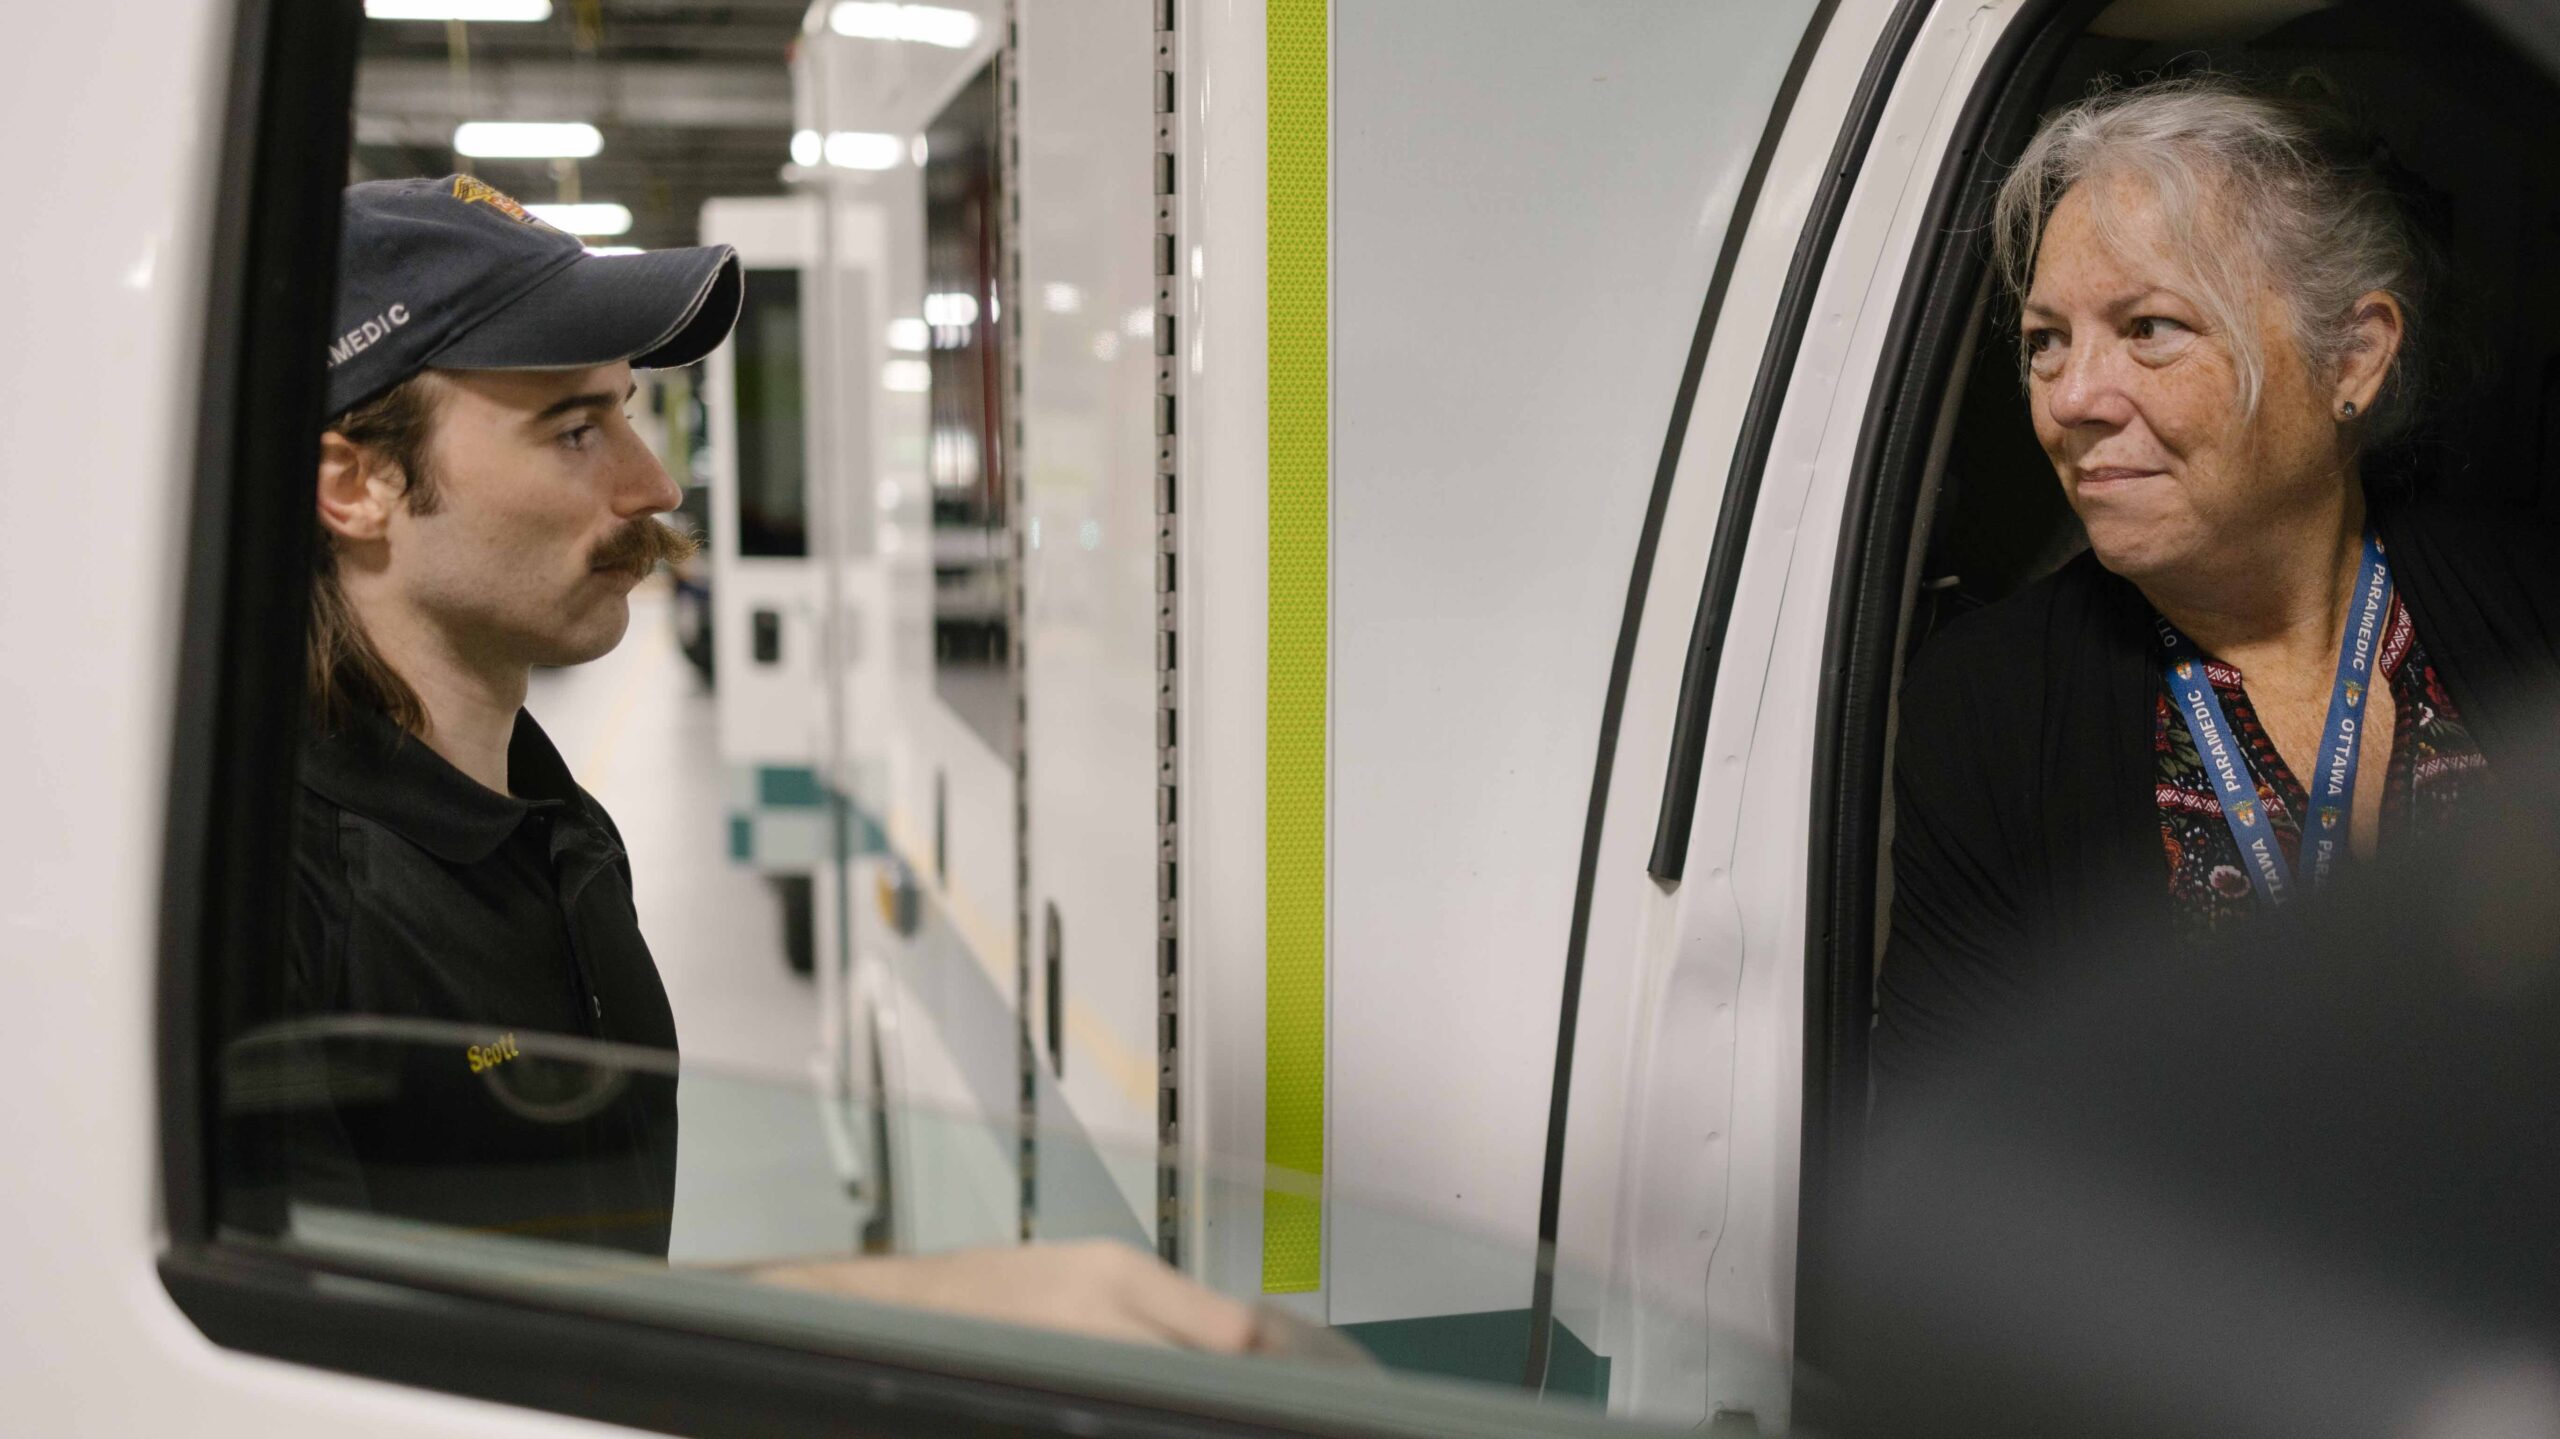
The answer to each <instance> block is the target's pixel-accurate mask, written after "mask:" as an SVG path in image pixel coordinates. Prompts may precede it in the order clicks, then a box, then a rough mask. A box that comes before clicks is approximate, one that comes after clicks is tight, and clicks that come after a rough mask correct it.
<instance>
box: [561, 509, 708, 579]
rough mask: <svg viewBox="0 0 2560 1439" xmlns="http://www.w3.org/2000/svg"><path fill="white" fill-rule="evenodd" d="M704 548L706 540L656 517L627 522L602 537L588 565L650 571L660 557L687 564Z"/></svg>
mask: <svg viewBox="0 0 2560 1439" xmlns="http://www.w3.org/2000/svg"><path fill="white" fill-rule="evenodd" d="M701 548H702V541H701V540H699V539H697V538H695V537H694V536H693V535H690V534H688V533H686V532H685V531H683V530H680V529H677V528H676V527H675V526H673V525H669V524H662V523H660V522H659V521H657V520H654V519H646V518H643V519H637V520H631V521H628V522H626V523H625V524H624V525H623V526H622V528H620V529H618V530H615V531H614V532H613V533H612V534H609V535H607V536H605V537H604V539H602V540H601V541H599V542H598V543H597V545H596V549H595V553H594V554H593V555H590V556H589V557H588V559H587V567H588V568H589V569H596V570H630V571H632V572H634V573H637V574H644V575H645V574H647V573H648V572H649V571H651V570H653V569H655V568H657V566H658V563H659V562H660V561H662V560H663V561H665V562H666V563H668V564H671V565H680V564H683V563H684V562H685V561H686V560H689V559H692V558H693V556H694V553H695V552H696V551H698V550H700V549H701Z"/></svg>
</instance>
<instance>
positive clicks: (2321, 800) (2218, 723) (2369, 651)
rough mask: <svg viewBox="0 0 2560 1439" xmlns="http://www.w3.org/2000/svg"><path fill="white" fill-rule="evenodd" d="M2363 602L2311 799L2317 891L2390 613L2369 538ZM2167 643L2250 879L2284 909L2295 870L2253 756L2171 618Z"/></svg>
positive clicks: (2345, 648)
mask: <svg viewBox="0 0 2560 1439" xmlns="http://www.w3.org/2000/svg"><path fill="white" fill-rule="evenodd" d="M2359 573H2360V575H2361V577H2362V581H2363V582H2362V584H2361V585H2360V586H2359V587H2358V590H2359V593H2360V595H2361V598H2362V602H2361V604H2360V605H2358V606H2357V607H2356V611H2355V613H2353V614H2351V615H2350V616H2349V619H2350V620H2351V621H2352V623H2350V624H2349V625H2348V626H2347V632H2346V634H2345V635H2344V636H2342V637H2341V638H2340V640H2339V644H2338V667H2337V672H2336V678H2335V679H2334V681H2333V682H2332V684H2331V688H2330V691H2329V719H2328V724H2327V725H2326V727H2325V728H2324V730H2323V734H2324V735H2325V737H2326V742H2325V743H2324V744H2323V745H2322V746H2321V749H2320V753H2321V755H2322V756H2323V760H2324V765H2323V769H2324V772H2323V773H2322V774H2320V775H2318V776H2316V777H2315V779H2314V781H2313V783H2312V784H2311V785H2310V786H2309V789H2310V792H2309V793H2307V794H2306V795H2305V796H2304V798H2305V799H2306V800H2308V801H2310V802H2311V803H2312V805H2314V806H2315V807H2314V808H2313V809H2312V816H2313V818H2314V820H2315V821H2316V827H2315V829H2314V831H2313V833H2316V834H2317V835H2318V836H2319V838H2318V839H2317V841H2316V842H2315V841H2313V840H2311V838H2310V836H2309V835H2306V836H2305V844H2304V856H2303V857H2304V859H2305V860H2306V861H2307V862H2308V863H2309V864H2310V866H2311V881H2310V882H2311V885H2312V887H2313V888H2318V887H2319V886H2320V885H2322V884H2324V883H2326V882H2327V881H2328V878H2329V873H2330V870H2331V868H2332V867H2333V866H2334V865H2335V863H2336V862H2337V857H2338V842H2337V839H2336V838H2335V833H2336V830H2337V828H2338V825H2339V823H2340V821H2342V820H2344V819H2345V818H2346V816H2347V815H2348V814H2349V813H2350V806H2351V804H2352V801H2353V796H2354V794H2355V782H2356V751H2357V749H2358V747H2359V742H2360V741H2361V740H2362V739H2363V738H2364V733H2363V727H2362V726H2361V725H2359V724H2358V723H2357V722H2356V713H2357V711H2358V710H2359V709H2360V708H2361V707H2362V705H2363V704H2364V692H2365V680H2364V678H2363V677H2364V676H2365V675H2366V673H2367V672H2368V671H2369V669H2370V667H2371V665H2372V663H2373V648H2374V636H2375V634H2376V633H2377V632H2378V631H2379V630H2380V628H2381V626H2382V622H2383V620H2384V618H2385V617H2386V616H2387V615H2388V614H2389V612H2390V604H2391V568H2390V564H2389V562H2388V561H2387V560H2385V559H2384V557H2383V553H2382V542H2381V541H2380V540H2378V539H2376V538H2374V537H2373V536H2372V535H2367V536H2365V541H2364V565H2363V568H2362V570H2361V571H2360V572H2359ZM2159 623H2160V642H2161V646H2162V648H2163V649H2165V650H2166V651H2167V654H2168V661H2169V663H2168V666H2167V675H2168V679H2169V685H2170V689H2171V691H2172V694H2173V696H2174V698H2175V699H2176V700H2177V704H2178V708H2179V710H2180V711H2181V712H2182V713H2183V714H2184V715H2185V717H2186V722H2187V734H2188V736H2189V737H2190V738H2192V739H2193V740H2194V741H2195V746H2196V753H2197V755H2198V756H2199V757H2200V758H2205V759H2208V760H2209V761H2210V762H2211V763H2210V769H2211V773H2212V777H2213V782H2214V788H2215V789H2216V790H2217V791H2218V792H2219V793H2220V796H2221V799H2222V816H2223V819H2224V821H2225V822H2226V823H2228V824H2229V825H2230V826H2231V838H2232V841H2233V842H2234V843H2235V844H2237V845H2238V846H2239V847H2240V853H2241V854H2242V855H2244V856H2254V857H2255V860H2256V872H2255V873H2254V874H2252V875H2251V876H2250V881H2251V883H2252V884H2253V885H2254V886H2255V887H2256V888H2257V891H2258V893H2259V896H2260V897H2261V898H2263V899H2265V900H2266V901H2267V902H2268V903H2269V904H2282V903H2284V902H2285V901H2286V900H2287V899H2288V898H2290V897H2291V896H2292V893H2293V872H2292V867H2291V866H2289V865H2288V864H2286V863H2285V859H2284V855H2283V853H2282V851H2281V850H2280V849H2279V848H2278V847H2277V843H2276V833H2275V829H2274V827H2273V825H2272V824H2270V823H2269V822H2268V818H2267V816H2266V815H2264V814H2263V813H2261V812H2260V809H2259V806H2258V804H2257V794H2256V790H2255V789H2254V787H2253V786H2252V785H2251V783H2250V779H2251V776H2250V775H2249V774H2248V761H2247V756H2246V753H2245V752H2244V751H2243V750H2242V749H2241V747H2240V746H2239V745H2238V744H2237V743H2236V742H2234V741H2233V739H2232V738H2231V722H2230V720H2229V719H2228V718H2226V717H2225V716H2224V714H2223V712H2222V701H2221V699H2220V698H2219V697H2218V696H2217V695H2216V694H2215V693H2214V688H2213V684H2212V681H2211V679H2210V678H2209V677H2207V676H2204V675H2202V674H2200V673H2199V672H2200V671H2201V670H2202V669H2203V664H2202V660H2203V656H2202V655H2201V654H2199V653H2198V652H2197V650H2196V648H2195V645H2194V643H2193V642H2192V641H2190V640H2189V639H2188V638H2187V637H2186V636H2185V635H2182V634H2180V633H2178V630H2177V627H2176V626H2174V625H2172V624H2170V623H2169V621H2168V620H2167V619H2166V618H2162V619H2161V620H2160V622H2159Z"/></svg>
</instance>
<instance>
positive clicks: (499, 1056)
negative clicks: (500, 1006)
mask: <svg viewBox="0 0 2560 1439" xmlns="http://www.w3.org/2000/svg"><path fill="white" fill-rule="evenodd" d="M522 1052H523V1051H521V1050H519V1049H517V1048H516V1036H515V1031H513V1030H509V1031H508V1032H506V1033H505V1034H502V1035H499V1036H498V1038H497V1040H496V1042H494V1043H490V1044H475V1045H472V1046H471V1047H470V1048H469V1049H466V1050H464V1051H463V1057H464V1058H466V1059H469V1060H470V1061H471V1072H472V1073H473V1074H478V1073H480V1072H481V1071H482V1070H486V1069H495V1068H497V1067H498V1066H499V1065H501V1064H504V1063H506V1062H507V1061H508V1060H510V1059H513V1058H515V1057H516V1056H517V1055H518V1054H520V1053H522Z"/></svg>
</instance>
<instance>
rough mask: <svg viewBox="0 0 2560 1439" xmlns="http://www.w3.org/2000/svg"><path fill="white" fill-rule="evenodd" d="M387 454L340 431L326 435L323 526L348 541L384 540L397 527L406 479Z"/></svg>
mask: <svg viewBox="0 0 2560 1439" xmlns="http://www.w3.org/2000/svg"><path fill="white" fill-rule="evenodd" d="M391 469H392V467H391V466H390V465H388V464H387V463H386V462H385V461H384V460H383V458H382V456H381V455H379V454H377V453H375V452H374V451H373V450H371V449H369V448H367V447H365V446H363V445H359V444H357V443H356V442H355V441H353V440H350V439H348V438H347V437H346V436H344V435H342V434H339V433H338V432H337V431H335V430H329V431H326V432H324V433H323V434H322V435H321V436H320V485H319V492H318V499H319V505H320V523H321V524H323V525H325V526H327V527H328V530H329V533H330V534H332V535H335V536H337V537H338V538H339V539H342V540H350V541H354V542H357V543H362V542H364V541H368V540H378V539H381V538H382V537H383V534H384V533H385V531H387V530H388V529H389V528H390V525H391V509H392V506H394V505H396V504H398V503H399V500H400V494H401V489H402V485H401V477H400V476H399V475H398V474H397V473H396V472H394V473H386V471H390V470H391Z"/></svg>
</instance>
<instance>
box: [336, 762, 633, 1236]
mask: <svg viewBox="0 0 2560 1439" xmlns="http://www.w3.org/2000/svg"><path fill="white" fill-rule="evenodd" d="M507 770H508V775H507V782H508V787H509V788H510V789H511V790H513V791H514V796H521V797H520V798H519V797H514V796H510V795H502V794H499V793H496V792H495V791H493V790H490V789H488V788H486V787H485V786H483V785H481V784H479V783H478V782H477V781H475V780H473V779H471V778H470V777H469V776H467V775H465V774H463V773H462V772H461V771H460V770H457V769H455V768H454V767H453V766H452V765H451V764H449V763H448V762H446V761H445V759H444V758H443V757H442V756H440V755H438V754H437V753H436V752H435V751H434V750H433V749H431V748H429V747H428V746H427V745H426V744H425V743H424V742H422V741H420V740H418V739H416V738H414V737H412V736H410V735H407V734H405V733H403V732H402V731H400V730H399V729H398V728H397V727H395V726H394V725H393V724H392V723H391V722H390V721H389V720H388V719H386V718H384V717H383V716H381V715H379V714H375V713H372V712H369V711H367V712H359V713H358V714H357V715H356V716H355V717H354V718H353V719H351V720H350V721H349V722H348V723H347V725H346V726H345V727H344V728H342V729H341V730H339V731H338V732H337V733H335V734H332V735H329V736H327V737H325V738H321V739H317V740H315V741H313V742H311V743H310V744H308V745H307V746H306V747H305V749H304V752H303V758H302V792H301V796H300V806H299V813H298V816H297V823H296V833H295V841H294V856H293V872H294V895H293V913H292V916H291V934H292V941H293V942H292V953H291V955H290V960H289V970H288V975H287V984H286V993H287V996H288V1006H289V1008H290V1010H291V1011H292V1012H293V1013H294V1014H296V1015H300V1016H340V1017H344V1016H364V1017H367V1018H368V1019H375V1018H379V1019H384V1020H393V1021H429V1022H432V1023H430V1024H428V1025H425V1026H419V1025H415V1024H411V1025H409V1026H407V1028H406V1029H405V1030H404V1029H403V1028H402V1027H401V1026H400V1025H396V1024H386V1025H381V1026H376V1029H378V1030H379V1031H380V1032H379V1033H373V1034H368V1033H366V1032H365V1028H364V1026H362V1025H347V1024H342V1025H340V1026H338V1028H337V1032H336V1033H335V1034H333V1036H332V1037H331V1038H329V1039H328V1040H327V1041H325V1043H326V1044H327V1047H328V1054H327V1065H328V1073H329V1076H330V1079H329V1083H330V1089H331V1096H332V1106H331V1107H332V1109H333V1111H334V1112H333V1114H332V1115H331V1116H330V1117H329V1120H330V1122H328V1123H327V1124H325V1125H318V1126H313V1127H311V1128H310V1130H309V1131H308V1133H306V1134H305V1135H304V1136H303V1139H302V1140H300V1141H297V1144H296V1152H295V1153H294V1154H293V1156H292V1168H293V1171H294V1175H295V1181H294V1183H295V1192H296V1193H297V1194H299V1195H301V1196H303V1197H305V1198H311V1199H315V1200H320V1201H324V1202H329V1203H334V1204H337V1205H340V1206H343V1207H352V1208H358V1209H363V1210H369V1211H371V1212H374V1213H378V1214H389V1215H395V1216H398V1217H402V1218H409V1219H420V1220H428V1221H432V1222H437V1223H444V1224H455V1225H462V1226H467V1227H472V1228H479V1229H488V1230H495V1231H502V1232H510V1233H521V1234H529V1235H536V1236H539V1237H543V1238H549V1239H558V1240H567V1241H572V1242H582V1243H594V1244H603V1245H611V1246H613V1247H616V1248H623V1249H632V1250H637V1251H640V1252H643V1253H653V1254H660V1255H663V1254H664V1253H665V1252H666V1247H667V1233H668V1220H669V1215H670V1213H671V1211H672V1208H673V1201H674V1195H675V1155H676V1106H675V1078H674V1058H675V1049H676V1029H675V1017H674V1015H673V1013H672V1012H671V1011H670V1010H669V1008H668V1006H667V994H666V988H665V986H664V985H663V984H661V983H660V981H659V978H658V970H657V965H656V963H655V962H654V961H653V960H652V959H651V958H650V955H649V947H648V944H647V942H646V941H644V940H643V939H642V938H641V936H640V926H639V917H638V914H637V912H636V911H635V910H634V908H633V906H632V899H631V865H630V860H629V858H628V857H627V856H626V855H625V854H624V852H623V848H622V837H621V834H620V833H619V832H618V831H617V830H616V829H615V828H614V825H613V821H612V819H611V818H610V817H609V816H607V815H606V813H605V811H604V807H603V806H602V805H599V804H597V803H596V801H595V798H594V796H592V795H589V794H588V793H586V792H585V791H584V790H582V789H580V788H578V786H577V783H576V781H574V780H572V779H571V778H570V776H569V770H568V766H567V765H565V764H564V763H562V761H561V759H560V754H559V751H558V750H556V749H554V748H553V747H552V745H551V741H550V740H549V739H548V738H547V737H546V736H544V734H543V733H542V728H541V726H539V725H537V724H535V723H534V721H533V718H532V716H530V715H527V714H523V713H521V712H519V713H518V715H517V716H516V727H515V735H514V738H513V740H512V741H511V742H510V744H509V746H508V752H507ZM598 1042H602V1043H603V1044H605V1045H613V1046H637V1047H638V1050H632V1049H621V1050H608V1049H599V1048H598V1047H597V1045H598ZM641 1051H646V1052H645V1053H643V1052H641Z"/></svg>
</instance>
